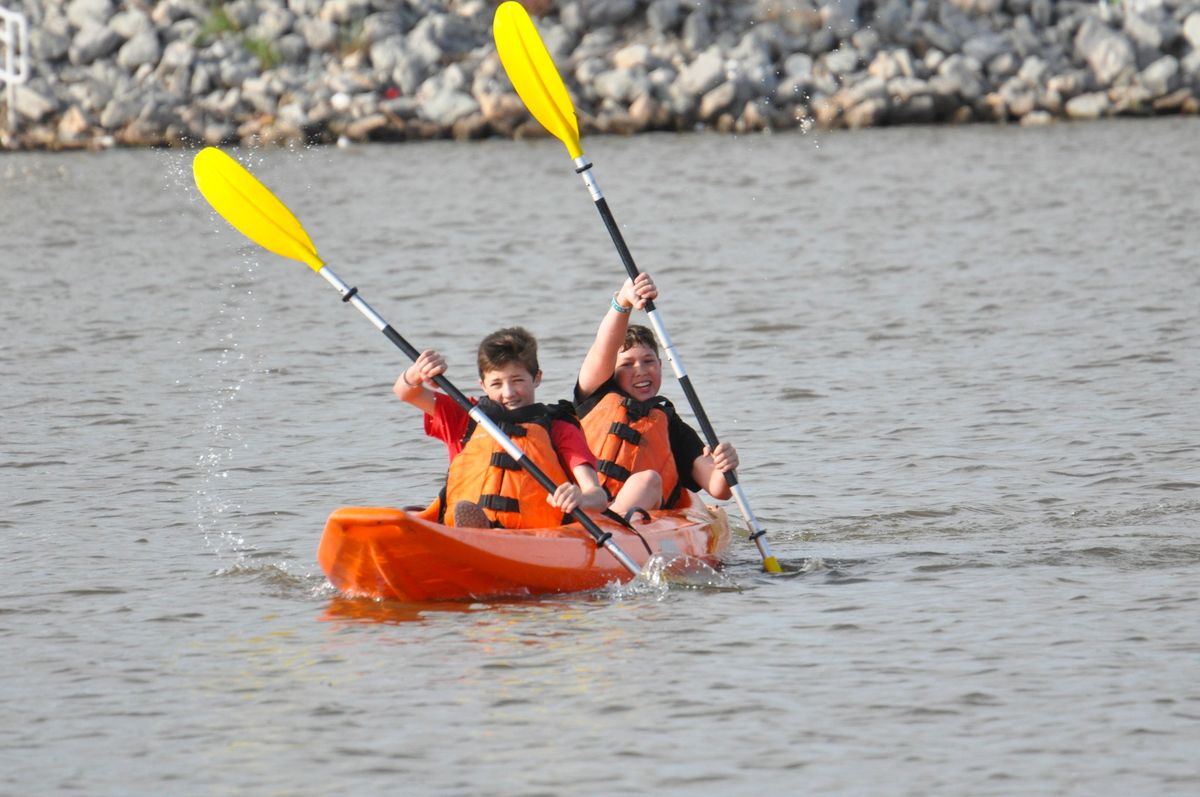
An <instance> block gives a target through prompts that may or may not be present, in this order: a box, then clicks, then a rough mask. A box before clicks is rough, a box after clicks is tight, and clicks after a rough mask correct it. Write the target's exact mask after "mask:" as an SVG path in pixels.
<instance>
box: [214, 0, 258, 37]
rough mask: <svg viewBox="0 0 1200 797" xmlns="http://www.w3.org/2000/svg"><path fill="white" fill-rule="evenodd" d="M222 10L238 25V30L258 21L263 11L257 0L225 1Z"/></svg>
mask: <svg viewBox="0 0 1200 797" xmlns="http://www.w3.org/2000/svg"><path fill="white" fill-rule="evenodd" d="M221 10H222V11H224V12H225V16H226V17H227V18H228V19H229V21H230V22H232V23H233V24H234V25H236V26H237V28H238V30H245V29H246V28H249V27H250V26H251V25H253V24H255V23H256V22H258V17H259V15H260V14H261V13H262V10H261V9H260V7H259V6H258V4H257V3H256V2H255V0H231V2H223V3H222V4H221Z"/></svg>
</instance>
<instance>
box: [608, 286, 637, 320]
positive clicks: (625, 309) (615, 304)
mask: <svg viewBox="0 0 1200 797" xmlns="http://www.w3.org/2000/svg"><path fill="white" fill-rule="evenodd" d="M612 309H614V310H616V311H617V312H618V313H620V314H621V315H629V311H630V310H632V309H633V308H632V307H622V306H621V305H620V303H618V302H617V292H616V291H613V296H612Z"/></svg>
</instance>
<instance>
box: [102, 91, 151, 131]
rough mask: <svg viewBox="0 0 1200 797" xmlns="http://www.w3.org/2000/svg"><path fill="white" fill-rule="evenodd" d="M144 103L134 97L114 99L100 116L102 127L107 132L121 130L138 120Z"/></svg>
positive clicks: (126, 96)
mask: <svg viewBox="0 0 1200 797" xmlns="http://www.w3.org/2000/svg"><path fill="white" fill-rule="evenodd" d="M143 105H144V101H143V100H142V99H141V98H139V97H136V96H133V95H128V94H127V95H123V96H121V97H114V98H113V99H112V101H111V102H109V103H108V105H106V106H104V112H103V113H101V114H100V126H101V127H103V128H104V129H106V130H119V129H120V128H122V127H124V126H125V125H127V124H129V123H130V122H132V121H133V120H134V119H137V118H138V115H139V114H140V113H141V112H142V107H143Z"/></svg>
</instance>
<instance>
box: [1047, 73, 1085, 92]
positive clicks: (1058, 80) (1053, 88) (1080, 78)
mask: <svg viewBox="0 0 1200 797" xmlns="http://www.w3.org/2000/svg"><path fill="white" fill-rule="evenodd" d="M1094 86H1095V79H1094V77H1093V75H1092V73H1091V71H1090V70H1087V69H1073V70H1070V71H1068V72H1064V73H1063V74H1061V75H1055V76H1054V77H1052V78H1050V79H1049V80H1047V81H1046V91H1049V92H1054V93H1055V94H1058V95H1060V96H1062V97H1064V98H1069V97H1074V96H1076V95H1078V94H1083V93H1084V92H1087V91H1091V90H1092V89H1093V88H1094Z"/></svg>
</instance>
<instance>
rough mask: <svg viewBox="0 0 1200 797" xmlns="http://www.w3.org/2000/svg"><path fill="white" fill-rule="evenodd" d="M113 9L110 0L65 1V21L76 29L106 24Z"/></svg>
mask: <svg viewBox="0 0 1200 797" xmlns="http://www.w3.org/2000/svg"><path fill="white" fill-rule="evenodd" d="M115 11H116V9H115V8H114V7H113V3H112V0H71V2H69V3H67V22H69V23H71V27H72V28H75V29H76V30H82V29H84V28H86V27H91V26H94V25H106V24H107V23H108V20H109V19H111V18H112V15H113V13H114V12H115Z"/></svg>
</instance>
